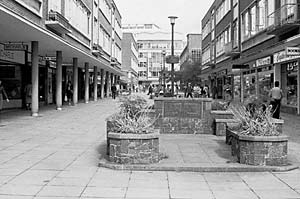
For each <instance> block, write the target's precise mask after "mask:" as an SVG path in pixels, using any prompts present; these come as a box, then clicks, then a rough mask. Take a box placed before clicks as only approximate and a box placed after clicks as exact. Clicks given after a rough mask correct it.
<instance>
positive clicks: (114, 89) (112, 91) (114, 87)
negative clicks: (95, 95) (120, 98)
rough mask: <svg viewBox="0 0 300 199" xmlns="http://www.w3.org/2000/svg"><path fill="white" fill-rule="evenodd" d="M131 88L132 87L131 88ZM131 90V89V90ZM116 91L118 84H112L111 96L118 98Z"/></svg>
mask: <svg viewBox="0 0 300 199" xmlns="http://www.w3.org/2000/svg"><path fill="white" fill-rule="evenodd" d="M130 90H131V89H130ZM130 90H129V91H130ZM116 93H117V87H116V84H113V85H112V86H111V96H112V98H113V99H116Z"/></svg>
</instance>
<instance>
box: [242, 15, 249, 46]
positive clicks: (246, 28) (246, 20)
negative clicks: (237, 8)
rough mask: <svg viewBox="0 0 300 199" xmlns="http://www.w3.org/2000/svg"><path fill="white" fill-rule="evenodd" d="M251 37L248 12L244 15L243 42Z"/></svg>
mask: <svg viewBox="0 0 300 199" xmlns="http://www.w3.org/2000/svg"><path fill="white" fill-rule="evenodd" d="M249 37H250V34H249V12H248V10H247V11H246V12H245V13H243V14H242V40H243V41H244V40H246V39H247V38H249Z"/></svg>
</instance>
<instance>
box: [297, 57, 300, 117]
mask: <svg viewBox="0 0 300 199" xmlns="http://www.w3.org/2000/svg"><path fill="white" fill-rule="evenodd" d="M297 114H298V115H300V59H298V71H297Z"/></svg>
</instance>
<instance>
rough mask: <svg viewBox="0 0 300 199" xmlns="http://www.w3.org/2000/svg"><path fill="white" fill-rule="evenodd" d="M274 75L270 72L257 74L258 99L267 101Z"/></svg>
mask: <svg viewBox="0 0 300 199" xmlns="http://www.w3.org/2000/svg"><path fill="white" fill-rule="evenodd" d="M273 82H274V73H273V72H272V71H266V72H260V73H258V92H259V96H260V98H262V99H263V100H264V101H268V98H269V92H270V90H271V89H272V88H273Z"/></svg>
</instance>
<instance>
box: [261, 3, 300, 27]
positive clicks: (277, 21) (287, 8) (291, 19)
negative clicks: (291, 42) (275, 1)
mask: <svg viewBox="0 0 300 199" xmlns="http://www.w3.org/2000/svg"><path fill="white" fill-rule="evenodd" d="M298 10H299V4H286V5H283V6H282V7H281V8H279V9H277V10H275V12H273V13H271V14H270V15H268V17H267V26H282V25H285V24H294V23H297V22H299V11H298Z"/></svg>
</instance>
